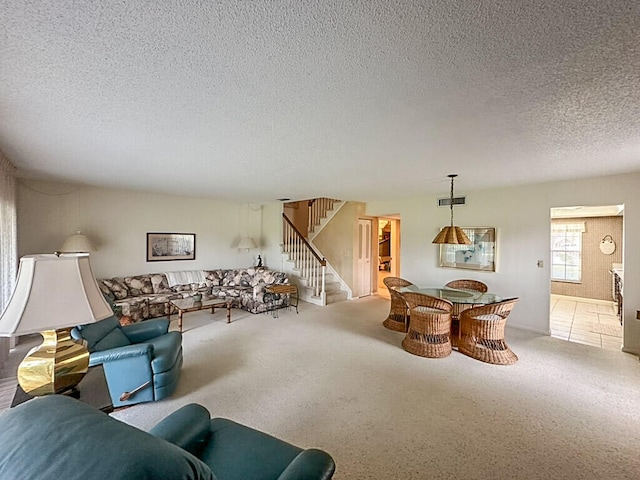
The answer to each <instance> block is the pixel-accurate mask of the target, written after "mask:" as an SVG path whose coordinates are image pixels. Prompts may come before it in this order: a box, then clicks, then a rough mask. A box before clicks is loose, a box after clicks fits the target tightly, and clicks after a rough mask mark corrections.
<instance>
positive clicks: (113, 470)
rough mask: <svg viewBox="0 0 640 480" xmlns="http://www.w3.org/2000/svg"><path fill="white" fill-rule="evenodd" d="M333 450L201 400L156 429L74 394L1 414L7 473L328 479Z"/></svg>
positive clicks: (135, 479) (118, 478)
mask: <svg viewBox="0 0 640 480" xmlns="http://www.w3.org/2000/svg"><path fill="white" fill-rule="evenodd" d="M334 470H335V464H334V462H333V459H332V458H331V456H330V455H329V454H327V453H326V452H324V451H322V450H317V449H308V450H305V449H302V448H298V447H296V446H293V445H291V444H289V443H286V442H284V441H282V440H279V439H277V438H275V437H272V436H270V435H267V434H265V433H262V432H259V431H257V430H254V429H252V428H249V427H246V426H243V425H240V424H238V423H235V422H233V421H231V420H227V419H222V418H214V419H211V418H210V415H209V412H208V411H207V410H206V409H205V408H204V407H202V406H200V405H196V404H189V405H186V406H184V407H182V408H180V409H179V410H177V411H176V412H174V413H172V414H171V415H169V416H168V417H166V418H165V419H164V420H162V421H161V422H160V423H159V424H158V425H156V426H155V427H154V428H153V429H151V431H150V432H144V431H142V430H139V429H137V428H135V427H133V426H131V425H127V424H125V423H123V422H120V421H119V420H116V419H114V418H112V417H110V416H108V415H106V414H104V413H102V412H100V411H98V410H96V409H94V408H93V407H91V406H89V405H87V404H84V403H81V402H80V401H78V400H75V399H73V398H69V397H65V396H61V395H50V396H45V397H40V398H35V399H33V400H30V401H28V402H26V403H23V404H22V405H19V406H17V407H15V408H11V409H9V410H6V411H5V412H3V413H2V414H1V415H0V478H3V479H27V478H29V479H38V480H62V479H64V480H87V479H91V480H102V479H104V480H191V479H193V480H325V479H330V478H331V477H332V476H333V473H334Z"/></svg>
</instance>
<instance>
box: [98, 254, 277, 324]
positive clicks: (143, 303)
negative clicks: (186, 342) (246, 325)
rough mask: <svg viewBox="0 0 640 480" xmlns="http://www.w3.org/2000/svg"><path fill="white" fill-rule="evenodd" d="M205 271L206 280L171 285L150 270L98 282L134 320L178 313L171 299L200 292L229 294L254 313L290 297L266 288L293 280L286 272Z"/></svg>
mask: <svg viewBox="0 0 640 480" xmlns="http://www.w3.org/2000/svg"><path fill="white" fill-rule="evenodd" d="M202 273H203V274H204V275H203V277H202V278H203V279H204V280H205V281H204V282H203V283H192V284H184V285H174V286H170V285H169V281H168V280H167V275H166V274H164V273H147V274H143V275H134V276H130V277H115V278H103V279H101V280H98V285H99V287H100V289H101V290H102V292H103V293H104V294H105V295H106V296H108V297H109V298H110V299H111V300H112V301H113V303H114V304H115V306H117V307H119V308H120V309H121V314H122V315H123V316H128V317H131V319H132V320H133V321H134V322H139V321H141V320H146V319H148V318H154V317H162V316H165V315H169V314H171V313H175V312H173V311H172V310H171V306H170V304H169V301H170V300H174V299H178V298H187V297H190V296H192V295H195V294H196V293H200V294H202V295H203V297H204V298H207V297H210V296H213V297H217V298H228V299H230V300H231V306H232V307H234V308H241V309H243V310H246V311H248V312H251V313H262V312H266V311H267V310H268V309H269V308H274V307H277V306H282V305H283V304H284V302H285V301H286V300H287V299H286V297H282V298H279V297H278V296H277V295H275V296H274V295H272V294H270V293H267V292H265V287H266V286H269V285H279V284H287V283H289V279H288V278H287V275H286V274H285V273H283V272H277V271H274V270H270V269H268V268H266V267H257V268H241V269H218V270H204V271H203V272H202Z"/></svg>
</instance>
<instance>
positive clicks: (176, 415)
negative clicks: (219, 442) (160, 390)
mask: <svg viewBox="0 0 640 480" xmlns="http://www.w3.org/2000/svg"><path fill="white" fill-rule="evenodd" d="M149 433H150V434H151V435H154V436H156V437H159V438H162V439H164V440H166V441H168V442H171V443H173V444H174V445H177V446H178V447H180V448H182V449H184V450H186V451H187V452H189V453H191V454H192V455H195V456H196V457H198V456H199V455H200V452H201V451H202V447H204V445H205V443H206V442H207V441H208V440H209V436H210V434H211V415H210V414H209V411H208V410H207V409H206V408H204V407H203V406H202V405H198V404H195V403H190V404H189V405H185V406H184V407H182V408H180V409H178V410H176V411H175V412H173V413H172V414H171V415H169V416H168V417H166V418H165V419H164V420H162V421H160V423H158V424H157V425H156V426H155V427H153V428H152V429H151V430H149Z"/></svg>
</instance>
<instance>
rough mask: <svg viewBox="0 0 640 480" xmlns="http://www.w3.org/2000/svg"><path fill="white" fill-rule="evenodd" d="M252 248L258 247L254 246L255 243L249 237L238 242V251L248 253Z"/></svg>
mask: <svg viewBox="0 0 640 480" xmlns="http://www.w3.org/2000/svg"><path fill="white" fill-rule="evenodd" d="M254 248H258V245H256V241H255V240H254V239H253V238H252V237H250V236H249V235H247V236H246V237H244V238H242V239H241V240H240V242H238V249H244V250H246V252H247V253H249V250H251V249H254Z"/></svg>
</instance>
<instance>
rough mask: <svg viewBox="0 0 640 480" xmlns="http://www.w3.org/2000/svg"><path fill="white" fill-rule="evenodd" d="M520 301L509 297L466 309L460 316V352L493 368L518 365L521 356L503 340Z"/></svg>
mask: <svg viewBox="0 0 640 480" xmlns="http://www.w3.org/2000/svg"><path fill="white" fill-rule="evenodd" d="M517 302H518V299H517V298H510V299H508V300H503V301H502V302H499V303H492V304H489V305H483V306H480V307H474V308H469V309H467V310H464V311H463V312H462V315H461V316H460V339H459V340H458V351H459V352H461V353H464V354H465V355H468V356H470V357H472V358H475V359H476V360H480V361H481V362H486V363H492V364H494V365H512V364H514V363H516V362H517V361H518V356H517V355H516V354H515V353H514V352H513V350H511V349H510V348H509V346H508V345H507V343H506V342H505V340H504V327H505V325H506V324H507V317H508V316H509V314H510V313H511V310H512V309H513V307H514V306H515V304H516V303H517Z"/></svg>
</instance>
